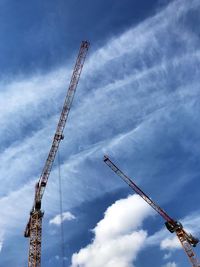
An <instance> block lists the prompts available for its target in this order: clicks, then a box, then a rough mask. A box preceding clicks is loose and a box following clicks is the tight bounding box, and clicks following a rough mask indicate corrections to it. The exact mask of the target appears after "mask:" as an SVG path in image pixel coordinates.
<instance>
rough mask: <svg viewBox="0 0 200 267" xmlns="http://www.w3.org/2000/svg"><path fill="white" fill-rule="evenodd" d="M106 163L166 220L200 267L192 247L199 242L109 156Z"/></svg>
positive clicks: (192, 260)
mask: <svg viewBox="0 0 200 267" xmlns="http://www.w3.org/2000/svg"><path fill="white" fill-rule="evenodd" d="M104 162H105V163H106V164H107V165H108V166H109V167H110V168H111V169H112V170H113V171H114V172H115V173H116V174H117V175H118V176H119V177H120V178H122V179H123V180H124V181H125V182H126V183H127V184H128V185H129V186H130V187H131V188H132V189H133V190H134V191H135V192H136V193H137V194H138V195H140V196H141V197H142V198H143V199H144V200H145V201H146V202H147V203H148V204H149V205H150V206H151V207H152V208H153V209H154V210H155V211H156V212H157V213H158V214H160V215H161V216H162V217H163V219H164V220H165V225H166V227H167V229H168V230H169V231H170V232H171V233H173V232H175V233H176V235H177V237H178V239H179V241H180V242H181V245H182V247H183V249H184V251H185V253H186V255H187V256H188V258H189V260H190V262H191V263H192V266H193V267H200V263H199V261H198V259H197V256H196V254H195V253H194V251H193V249H192V247H195V246H196V245H197V243H198V242H199V240H198V239H197V238H195V237H194V236H192V235H191V234H188V233H187V232H186V231H185V230H184V229H183V226H182V224H181V223H180V222H177V221H176V220H174V219H172V218H171V217H170V216H169V215H168V214H167V213H166V212H165V211H164V210H163V209H161V208H160V207H159V206H158V205H157V204H156V203H155V202H154V201H153V200H152V199H151V198H150V197H148V196H147V195H146V194H145V193H144V192H143V191H142V190H141V189H140V188H139V187H138V186H137V185H136V184H135V183H134V182H133V181H132V179H130V178H129V177H128V176H127V175H125V174H124V173H123V172H122V171H121V170H120V169H119V168H118V167H117V166H116V165H115V164H114V163H113V162H112V161H111V160H110V158H109V157H108V156H106V155H105V156H104Z"/></svg>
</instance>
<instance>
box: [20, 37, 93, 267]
mask: <svg viewBox="0 0 200 267" xmlns="http://www.w3.org/2000/svg"><path fill="white" fill-rule="evenodd" d="M88 49H89V42H88V41H82V43H81V46H80V50H79V53H78V57H77V60H76V64H75V67H74V70H73V74H72V77H71V81H70V84H69V88H68V91H67V95H66V98H65V101H64V105H63V108H62V111H61V115H60V119H59V122H58V125H57V128H56V132H55V135H54V137H53V142H52V145H51V148H50V151H49V154H48V157H47V159H46V162H45V165H44V168H43V170H42V174H41V176H40V178H39V181H38V182H37V184H36V186H35V198H34V203H33V207H32V209H31V212H30V217H29V221H28V223H27V225H26V228H25V232H24V236H25V237H28V238H30V244H29V257H28V267H40V264H41V239H42V218H43V215H44V212H43V211H42V210H41V202H42V197H43V194H44V190H45V188H46V185H47V182H48V178H49V175H50V172H51V169H52V166H53V163H54V159H55V156H56V153H57V151H58V148H59V144H60V141H61V140H63V138H64V135H63V131H64V128H65V124H66V121H67V118H68V115H69V111H70V108H71V105H72V102H73V98H74V94H75V92H76V87H77V84H78V81H79V78H80V75H81V71H82V68H83V64H84V62H85V58H86V55H87V51H88Z"/></svg>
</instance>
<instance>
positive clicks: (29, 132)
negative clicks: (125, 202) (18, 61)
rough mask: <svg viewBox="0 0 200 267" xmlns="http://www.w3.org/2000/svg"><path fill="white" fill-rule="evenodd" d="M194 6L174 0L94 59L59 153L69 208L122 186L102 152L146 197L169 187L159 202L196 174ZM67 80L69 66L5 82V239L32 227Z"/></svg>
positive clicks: (0, 117)
mask: <svg viewBox="0 0 200 267" xmlns="http://www.w3.org/2000/svg"><path fill="white" fill-rule="evenodd" d="M198 8H199V1H195V0H193V1H190V3H188V1H174V2H173V3H172V4H170V5H169V6H168V7H167V8H166V9H164V10H162V11H160V12H159V13H158V14H157V15H155V16H154V17H151V18H149V19H147V20H146V21H145V22H144V23H141V24H140V25H138V26H136V27H133V28H131V29H129V30H127V31H126V32H125V33H122V34H121V35H119V36H115V37H113V38H112V40H109V42H107V43H106V44H105V45H104V46H103V47H100V48H99V49H97V50H96V51H93V52H91V55H90V56H89V58H88V59H87V61H86V63H85V68H84V70H83V75H82V78H81V80H80V84H79V87H78V90H77V94H76V97H75V101H74V105H73V108H72V110H71V113H70V117H69V123H68V125H67V129H66V134H65V139H64V141H63V143H62V145H61V148H60V153H61V171H62V178H63V190H65V192H66V195H67V196H68V197H67V198H66V199H64V207H65V209H66V210H68V209H69V208H71V207H74V206H77V205H79V204H80V203H83V202H84V201H86V200H89V199H93V198H95V197H97V196H99V195H101V194H103V193H105V192H109V191H111V190H114V189H116V188H119V187H121V186H122V184H121V182H120V181H118V180H117V178H114V177H113V176H111V174H110V172H109V171H107V170H106V169H105V168H104V167H103V163H102V155H103V154H104V153H105V152H106V153H108V154H111V155H112V156H113V157H114V158H116V159H117V160H120V162H121V166H122V168H124V167H125V170H127V172H128V174H130V175H133V176H134V177H136V180H137V182H139V183H145V184H146V186H148V189H149V190H150V192H156V191H157V190H158V189H160V188H163V186H165V185H167V186H165V188H166V190H165V191H164V192H163V193H162V195H160V197H159V198H160V199H159V200H160V203H162V202H167V201H172V199H173V197H176V195H177V194H179V192H180V190H182V189H184V186H185V185H190V183H191V181H192V180H194V179H195V177H196V176H197V174H198V173H199V168H198V165H197V164H196V161H197V157H198V153H199V152H198V147H199V129H200V127H199V126H200V122H199V116H198V114H199V111H200V110H199V97H198V96H199V93H200V91H199V61H200V60H199V59H200V55H199V48H198V47H199V45H198V44H199V41H198V34H197V32H196V31H195V30H193V28H191V27H190V25H189V24H188V23H187V21H188V20H189V19H190V16H191V13H192V12H193V11H194V10H195V9H196V10H198ZM192 14H193V13H192ZM91 50H92V48H91ZM68 68H70V69H71V66H70V67H68ZM65 73H66V74H65ZM65 75H67V76H68V79H69V77H70V71H69V70H68V69H67V70H66V71H65V68H64V67H63V68H60V69H59V70H55V71H54V72H51V73H49V74H46V75H38V74H37V75H33V77H29V78H26V77H24V78H19V79H18V80H16V81H12V83H10V82H4V83H3V82H2V83H1V84H0V87H1V93H0V104H1V105H0V110H1V112H0V113H1V114H0V121H1V122H0V126H1V129H2V131H1V133H0V137H1V147H0V151H1V155H0V161H1V166H0V173H1V178H0V181H1V192H0V195H1V198H0V203H2V205H3V206H4V207H5V209H4V211H3V216H2V218H1V221H0V225H1V226H2V227H1V229H2V231H3V232H9V231H10V229H13V228H15V227H20V229H23V228H24V225H25V223H26V218H27V219H28V213H29V210H30V208H31V204H32V201H33V194H34V183H35V181H36V180H37V179H38V176H39V174H40V172H41V169H42V166H43V164H44V160H45V158H46V155H47V153H48V149H49V147H50V143H51V138H52V136H53V133H54V129H55V126H56V122H57V119H58V116H59V109H60V108H59V107H61V106H62V101H63V96H64V95H65V91H66V87H67V86H66V84H67V79H66V78H65ZM3 89H4V90H3ZM169 166H170V167H169ZM56 173H57V169H56V166H55V169H54V170H53V172H52V175H51V177H50V179H49V183H48V187H47V190H46V192H45V195H44V201H43V205H44V207H45V210H46V216H49V217H53V216H55V215H56V214H57V210H56V208H57V207H56V206H57V204H56V203H57V201H58V194H56V193H55V190H56V183H57V182H56V178H55V177H56ZM147 177H148V178H147ZM175 178H176V179H175ZM8 185H9V186H8Z"/></svg>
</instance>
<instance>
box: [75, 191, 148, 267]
mask: <svg viewBox="0 0 200 267" xmlns="http://www.w3.org/2000/svg"><path fill="white" fill-rule="evenodd" d="M151 212H152V210H151V208H150V207H149V206H148V205H147V204H146V203H145V202H144V201H143V200H142V199H141V198H140V197H139V196H137V195H133V196H129V197H128V198H126V199H121V200H118V201H116V202H115V203H114V204H113V205H112V206H110V207H109V208H108V209H107V210H106V212H105V214H104V218H103V219H102V220H101V221H100V222H99V223H98V224H97V225H96V227H95V228H94V229H93V232H94V235H95V237H94V239H93V241H92V243H91V244H89V245H88V246H86V247H85V248H82V249H81V250H80V251H79V252H77V253H74V254H73V256H72V265H71V267H78V266H82V267H100V266H105V267H114V266H115V267H130V266H133V265H132V263H133V261H134V260H135V259H136V257H137V255H138V252H139V251H140V250H141V248H142V247H143V245H144V242H145V240H146V238H147V233H146V231H144V230H141V229H139V228H140V227H141V225H142V222H143V220H144V219H145V218H146V217H147V216H149V215H150V214H151Z"/></svg>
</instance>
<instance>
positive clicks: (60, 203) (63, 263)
mask: <svg viewBox="0 0 200 267" xmlns="http://www.w3.org/2000/svg"><path fill="white" fill-rule="evenodd" d="M57 159H58V183H59V211H60V237H61V240H60V242H61V244H60V245H61V256H62V267H65V231H64V224H63V221H64V220H63V200H62V177H61V162H60V151H59V149H58V156H57Z"/></svg>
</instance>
